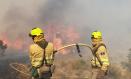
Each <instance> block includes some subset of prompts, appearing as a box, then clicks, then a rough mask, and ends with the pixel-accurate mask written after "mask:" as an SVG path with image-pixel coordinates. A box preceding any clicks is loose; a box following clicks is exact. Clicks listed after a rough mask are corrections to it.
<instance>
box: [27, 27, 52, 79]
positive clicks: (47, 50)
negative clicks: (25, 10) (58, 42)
mask: <svg viewBox="0 0 131 79" xmlns="http://www.w3.org/2000/svg"><path fill="white" fill-rule="evenodd" d="M29 36H30V37H31V38H32V39H33V42H34V43H33V44H31V45H30V48H29V55H30V60H31V65H32V68H31V73H32V79H50V78H51V76H52V73H53V71H54V68H55V66H54V65H53V60H54V53H53V51H54V47H53V44H52V43H51V42H47V41H46V39H45V38H44V32H43V30H42V29H41V28H38V27H36V28H33V29H32V30H31V32H30V33H29Z"/></svg>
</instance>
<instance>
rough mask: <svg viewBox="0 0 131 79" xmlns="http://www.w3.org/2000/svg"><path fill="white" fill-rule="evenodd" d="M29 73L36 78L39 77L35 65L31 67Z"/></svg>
mask: <svg viewBox="0 0 131 79" xmlns="http://www.w3.org/2000/svg"><path fill="white" fill-rule="evenodd" d="M31 74H32V76H33V77H34V78H38V77H39V74H38V71H37V68H35V67H32V69H31Z"/></svg>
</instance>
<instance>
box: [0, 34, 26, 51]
mask: <svg viewBox="0 0 131 79" xmlns="http://www.w3.org/2000/svg"><path fill="white" fill-rule="evenodd" d="M0 39H1V40H2V41H3V42H4V44H7V46H8V48H11V49H14V50H22V49H23V47H24V40H23V39H21V38H20V37H18V38H17V39H15V40H11V39H9V38H8V37H7V34H5V33H3V34H2V36H1V37H0Z"/></svg>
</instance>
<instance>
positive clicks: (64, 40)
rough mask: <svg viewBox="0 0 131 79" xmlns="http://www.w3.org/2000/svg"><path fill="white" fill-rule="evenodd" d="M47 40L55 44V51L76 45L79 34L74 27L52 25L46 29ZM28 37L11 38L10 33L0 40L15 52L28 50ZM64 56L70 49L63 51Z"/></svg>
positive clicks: (2, 36)
mask: <svg viewBox="0 0 131 79" xmlns="http://www.w3.org/2000/svg"><path fill="white" fill-rule="evenodd" d="M44 29H46V30H45V38H46V39H47V40H48V41H51V42H53V44H54V47H55V49H58V48H60V47H62V46H64V45H67V44H71V43H76V42H78V40H79V33H78V32H77V31H76V29H75V28H74V26H64V25H60V24H50V25H48V26H47V27H44ZM25 38H27V37H21V36H20V35H18V36H16V37H12V39H11V38H10V36H8V33H6V32H4V33H2V34H1V37H0V39H1V40H3V41H4V43H5V44H7V46H8V48H11V49H14V50H27V49H28V48H27V47H28V46H29V45H28V42H27V40H25ZM61 53H62V54H67V53H69V50H68V49H64V50H62V51H61Z"/></svg>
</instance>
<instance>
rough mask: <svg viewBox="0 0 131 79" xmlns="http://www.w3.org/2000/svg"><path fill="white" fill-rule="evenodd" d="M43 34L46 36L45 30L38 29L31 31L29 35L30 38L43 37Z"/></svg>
mask: <svg viewBox="0 0 131 79" xmlns="http://www.w3.org/2000/svg"><path fill="white" fill-rule="evenodd" d="M43 34H44V32H43V30H42V29H41V28H38V27H36V28H33V29H32V30H31V32H30V34H29V35H30V36H39V35H43Z"/></svg>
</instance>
